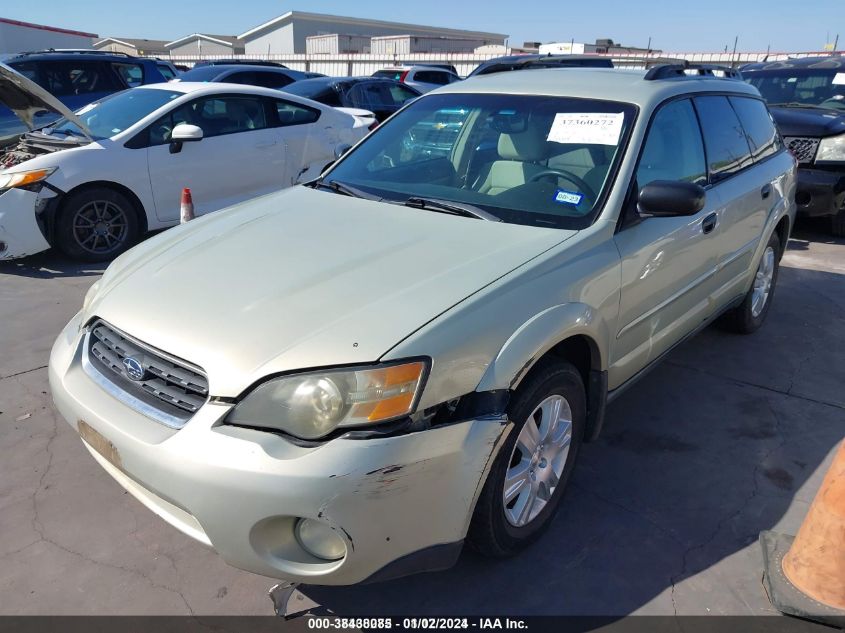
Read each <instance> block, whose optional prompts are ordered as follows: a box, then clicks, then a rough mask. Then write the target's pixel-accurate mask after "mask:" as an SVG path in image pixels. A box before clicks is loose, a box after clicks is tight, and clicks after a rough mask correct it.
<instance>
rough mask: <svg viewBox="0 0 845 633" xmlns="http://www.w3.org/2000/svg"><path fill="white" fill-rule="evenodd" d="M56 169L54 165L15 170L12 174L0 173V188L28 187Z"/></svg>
mask: <svg viewBox="0 0 845 633" xmlns="http://www.w3.org/2000/svg"><path fill="white" fill-rule="evenodd" d="M54 171H56V168H55V167H48V168H46V169H32V170H30V171H17V172H15V173H13V174H2V173H0V190H3V189H12V188H14V187H28V186H29V185H34V184H35V183H37V182H41V181H42V180H44V179H45V178H46V177H47V176H49V175H50V174H52V173H53V172H54Z"/></svg>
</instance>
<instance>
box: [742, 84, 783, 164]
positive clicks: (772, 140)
mask: <svg viewBox="0 0 845 633" xmlns="http://www.w3.org/2000/svg"><path fill="white" fill-rule="evenodd" d="M730 102H731V105H732V106H733V108H734V110H735V111H736V114H737V116H738V117H739V121H740V123H742V127H743V128H744V129H745V133H746V135H747V136H748V143H749V144H750V145H751V152H752V156H753V157H754V160H761V159H763V158H765V157H766V156H771V155H772V154H774V153H775V152H777V151H778V150H779V149H780V147H781V142H780V136H779V135H778V132H777V129H776V128H775V124H774V121H772V115H771V114H769V110H768V108H766V106H765V104H764V103H763V102H762V101H760V100H758V99H750V98H747V97H730Z"/></svg>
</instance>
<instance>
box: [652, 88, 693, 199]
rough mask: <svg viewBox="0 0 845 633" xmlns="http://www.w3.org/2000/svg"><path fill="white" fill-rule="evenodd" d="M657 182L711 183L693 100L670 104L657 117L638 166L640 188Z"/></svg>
mask: <svg viewBox="0 0 845 633" xmlns="http://www.w3.org/2000/svg"><path fill="white" fill-rule="evenodd" d="M654 180H683V181H685V182H693V183H696V184H699V185H704V184H706V183H707V167H706V162H705V159H704V145H703V144H702V142H701V131H700V129H699V127H698V120H697V119H696V116H695V111H694V110H693V107H692V104H691V103H690V101H689V99H682V100H680V101H673V102H671V103H668V104H666V105H665V106H663V107H662V108H660V110H659V111H658V112H657V114H656V115H655V116H654V120H653V121H652V123H651V127H650V128H649V131H648V136H647V137H646V141H645V144H644V145H643V153H642V156H640V163H639V166H638V167H637V186H638V187H639V188H642V187H644V186H645V185H647V184H648V183H650V182H652V181H654Z"/></svg>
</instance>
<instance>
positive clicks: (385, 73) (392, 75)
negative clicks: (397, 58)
mask: <svg viewBox="0 0 845 633" xmlns="http://www.w3.org/2000/svg"><path fill="white" fill-rule="evenodd" d="M404 72H405V71H403V70H377V71H376V72H374V73H373V77H386V78H387V79H393V80H394V81H401V80H402V74H403V73H404Z"/></svg>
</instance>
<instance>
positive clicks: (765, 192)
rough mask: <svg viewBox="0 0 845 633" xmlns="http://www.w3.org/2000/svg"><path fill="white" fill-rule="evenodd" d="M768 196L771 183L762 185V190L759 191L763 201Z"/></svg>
mask: <svg viewBox="0 0 845 633" xmlns="http://www.w3.org/2000/svg"><path fill="white" fill-rule="evenodd" d="M770 195H772V183H770V182H767V183H766V184H765V185H763V188H762V189H760V196H761V197H762V198H763V200H765V199H766V198H768V197H769V196H770Z"/></svg>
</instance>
